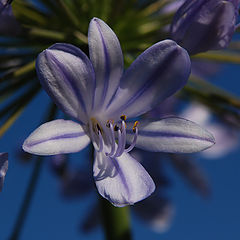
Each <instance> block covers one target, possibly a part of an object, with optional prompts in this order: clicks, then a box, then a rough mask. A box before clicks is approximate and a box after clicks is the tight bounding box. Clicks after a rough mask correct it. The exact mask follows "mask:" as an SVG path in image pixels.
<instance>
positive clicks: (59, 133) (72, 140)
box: [23, 119, 90, 155]
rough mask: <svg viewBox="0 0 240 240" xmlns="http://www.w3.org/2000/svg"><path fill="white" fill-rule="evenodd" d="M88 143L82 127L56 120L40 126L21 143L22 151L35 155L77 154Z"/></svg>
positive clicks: (69, 121) (67, 121) (66, 121)
mask: <svg viewBox="0 0 240 240" xmlns="http://www.w3.org/2000/svg"><path fill="white" fill-rule="evenodd" d="M89 142H90V138H89V137H88V135H86V134H85V132H84V130H83V127H82V126H81V125H80V124H78V123H76V122H73V121H71V120H63V119H58V120H54V121H51V122H47V123H44V124H42V125H41V126H40V127H39V128H37V129H36V130H35V131H34V132H33V133H32V134H31V135H30V136H29V137H28V138H27V139H26V140H25V141H24V143H23V150H24V151H25V152H29V153H32V154H36V155H56V154H62V153H73V152H79V151H81V150H82V149H83V148H85V147H86V146H87V145H88V144H89Z"/></svg>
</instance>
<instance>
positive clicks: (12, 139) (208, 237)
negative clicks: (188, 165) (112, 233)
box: [0, 65, 240, 240]
mask: <svg viewBox="0 0 240 240" xmlns="http://www.w3.org/2000/svg"><path fill="white" fill-rule="evenodd" d="M239 71H240V70H239V66H230V65H229V66H227V67H226V68H225V70H224V71H221V72H220V73H219V74H218V76H217V77H215V83H216V84H217V85H219V86H222V87H224V88H225V89H228V90H229V91H231V92H233V93H234V94H236V95H240V83H239V81H238V76H239ZM48 101H49V99H48V97H47V95H46V94H45V93H43V92H42V93H40V94H39V95H38V96H37V97H36V98H35V99H34V101H33V102H32V103H31V104H30V105H29V106H28V107H27V108H26V110H25V111H24V113H23V115H22V116H21V117H20V118H19V119H18V120H17V122H16V123H15V124H14V125H13V126H12V127H11V128H10V130H9V131H8V132H7V133H6V134H5V135H4V137H3V138H2V139H1V140H0V146H1V152H2V151H7V152H9V171H8V173H7V176H6V181H5V185H4V189H3V192H2V193H1V194H0V214H1V217H0V240H5V239H7V238H8V237H9V234H10V232H11V230H12V228H13V224H14V222H15V219H16V215H17V213H18V210H19V207H20V204H21V202H22V200H23V196H24V193H25V190H26V186H27V184H28V180H29V177H30V174H31V171H32V167H33V163H32V162H31V163H25V164H23V163H21V162H20V161H19V159H18V158H17V149H19V148H20V147H21V144H22V142H23V141H24V139H25V138H26V137H27V136H28V135H29V134H30V133H31V131H32V130H34V129H35V128H36V127H37V126H39V124H40V123H41V120H42V117H43V113H44V111H45V107H46V104H47V103H48ZM72 156H73V158H72V161H74V162H75V163H78V162H80V163H82V162H83V161H86V159H85V158H84V157H83V156H82V155H81V154H80V153H79V154H73V155H72ZM239 156H240V149H237V150H236V151H234V152H232V153H230V154H229V155H227V156H225V157H223V158H220V159H217V160H207V159H201V158H199V157H198V162H199V164H200V165H201V167H202V168H203V169H205V171H206V173H207V176H208V179H209V182H210V185H211V189H212V194H211V196H210V197H209V198H208V199H203V198H201V197H200V196H199V195H198V194H197V193H195V192H194V191H192V189H191V188H190V187H189V186H188V185H187V184H185V182H184V181H183V179H182V178H181V176H179V174H177V173H176V172H175V171H174V170H173V169H171V168H169V169H168V175H170V177H171V179H172V180H173V181H172V182H173V184H172V187H171V188H170V189H169V190H168V192H167V194H168V196H169V197H170V198H171V199H172V201H173V203H174V204H175V211H176V213H175V218H174V220H173V223H172V226H171V228H170V230H169V231H167V232H166V233H164V234H161V235H159V233H155V232H153V231H152V230H151V229H150V228H149V227H148V226H146V225H145V223H144V222H143V221H142V220H140V219H139V218H137V217H135V216H134V215H133V216H132V228H133V239H138V240H139V239H146V238H147V239H151V240H155V239H164V240H176V239H181V240H192V239H194V240H202V239H204V240H212V239H218V240H226V239H239V238H240V229H239V224H240V206H239V203H240V191H239V182H240V157H239ZM47 160H48V159H45V161H44V165H43V168H42V171H41V175H40V179H39V182H38V185H37V189H36V192H35V194H34V198H33V201H32V204H31V207H30V210H29V215H28V216H27V219H26V222H25V225H24V229H23V231H22V234H21V237H20V240H32V239H34V240H42V239H58V240H65V239H69V240H77V239H86V240H91V239H104V236H103V233H102V230H101V228H98V229H97V230H96V231H94V232H92V233H90V234H83V233H82V232H81V231H80V228H79V225H80V222H81V220H82V219H83V218H84V216H85V215H86V213H87V211H88V210H89V209H90V208H91V206H92V203H93V202H94V199H95V198H96V197H97V192H95V193H92V194H91V195H90V196H89V197H82V198H76V199H74V200H71V201H67V200H66V199H63V198H62V197H61V195H60V191H59V190H60V185H59V181H58V180H57V178H56V177H55V176H54V175H53V174H52V173H51V171H50V169H49V164H48V162H47Z"/></svg>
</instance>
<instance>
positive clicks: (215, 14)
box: [171, 0, 239, 54]
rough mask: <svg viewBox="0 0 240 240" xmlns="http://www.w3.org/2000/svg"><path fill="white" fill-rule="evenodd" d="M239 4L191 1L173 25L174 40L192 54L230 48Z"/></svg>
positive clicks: (235, 1)
mask: <svg viewBox="0 0 240 240" xmlns="http://www.w3.org/2000/svg"><path fill="white" fill-rule="evenodd" d="M238 5H239V0H228V1H226V0H225V1H224V0H187V1H186V2H185V3H184V4H183V5H182V6H181V7H180V8H179V10H178V11H177V13H176V14H175V17H174V19H173V22H172V25H171V35H172V38H173V39H174V40H175V41H176V42H178V44H179V45H181V46H182V47H184V48H185V49H186V50H187V51H188V52H189V54H197V53H200V52H205V51H208V50H218V49H223V48H226V47H227V46H228V44H229V43H230V41H231V39H232V35H233V33H234V31H235V25H236V21H237V17H238Z"/></svg>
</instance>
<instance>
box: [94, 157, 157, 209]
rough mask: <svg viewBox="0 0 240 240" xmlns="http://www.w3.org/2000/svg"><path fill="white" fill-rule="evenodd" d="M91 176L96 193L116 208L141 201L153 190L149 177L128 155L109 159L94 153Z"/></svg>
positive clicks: (153, 185) (153, 186) (152, 183)
mask: <svg viewBox="0 0 240 240" xmlns="http://www.w3.org/2000/svg"><path fill="white" fill-rule="evenodd" d="M93 175H94V179H95V182H96V186H97V189H98V192H99V193H100V194H101V195H102V196H103V197H104V198H106V199H107V200H109V201H110V202H111V203H112V204H113V205H114V206H117V207H124V206H126V205H132V204H134V203H136V202H138V201H141V200H143V199H145V198H146V197H148V196H149V195H150V194H151V193H152V192H153V191H154V190H155V184H154V182H153V180H152V178H151V177H150V175H149V174H148V173H147V171H146V170H145V169H144V168H143V166H142V165H141V164H140V163H139V162H138V161H137V160H135V159H134V158H133V157H131V156H130V155H129V154H128V153H124V154H122V155H121V157H118V158H110V157H107V156H106V155H105V154H104V153H99V152H96V153H95V160H94V165H93Z"/></svg>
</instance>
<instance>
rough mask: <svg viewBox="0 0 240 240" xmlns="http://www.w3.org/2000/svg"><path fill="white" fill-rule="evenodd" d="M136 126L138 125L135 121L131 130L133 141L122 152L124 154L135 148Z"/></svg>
mask: <svg viewBox="0 0 240 240" xmlns="http://www.w3.org/2000/svg"><path fill="white" fill-rule="evenodd" d="M138 124H139V122H138V121H136V122H135V123H134V125H133V128H132V130H133V132H134V133H135V134H134V138H133V141H132V143H131V145H130V146H129V147H128V148H127V149H125V150H124V152H130V151H132V150H133V148H134V147H135V145H136V142H137V136H138V127H137V126H138Z"/></svg>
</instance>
